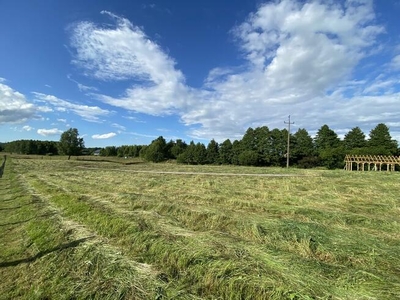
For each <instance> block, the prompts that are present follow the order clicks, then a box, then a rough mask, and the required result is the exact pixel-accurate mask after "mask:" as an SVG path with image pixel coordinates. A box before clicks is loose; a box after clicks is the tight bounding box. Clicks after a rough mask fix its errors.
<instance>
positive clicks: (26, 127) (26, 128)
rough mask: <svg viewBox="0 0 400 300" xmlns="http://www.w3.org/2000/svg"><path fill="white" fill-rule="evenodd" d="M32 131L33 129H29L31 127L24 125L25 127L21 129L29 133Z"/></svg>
mask: <svg viewBox="0 0 400 300" xmlns="http://www.w3.org/2000/svg"><path fill="white" fill-rule="evenodd" d="M33 129H34V128H33V127H31V126H29V125H25V126H23V127H22V130H25V131H31V130H33Z"/></svg>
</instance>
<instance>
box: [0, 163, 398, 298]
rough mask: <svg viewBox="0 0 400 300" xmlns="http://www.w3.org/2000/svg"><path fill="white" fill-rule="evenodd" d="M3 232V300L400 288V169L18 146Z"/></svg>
mask: <svg viewBox="0 0 400 300" xmlns="http://www.w3.org/2000/svg"><path fill="white" fill-rule="evenodd" d="M121 162H122V163H121ZM139 171H146V172H139ZM149 171H151V172H157V171H158V172H165V171H168V172H202V173H217V174H216V175H210V174H165V173H160V174H158V173H150V172H149ZM221 173H235V174H241V173H245V174H279V173H282V174H285V175H292V176H287V177H278V176H275V177H261V176H241V175H238V176H232V175H230V176H223V174H221ZM293 175H299V176H293ZM0 233H1V234H0V278H1V280H0V299H157V300H160V299H400V174H399V173H387V172H382V173H378V172H369V173H367V172H365V173H361V172H359V173H357V172H345V171H324V170H296V169H290V170H285V169H278V168H277V169H270V168H244V167H223V166H218V167H217V166H182V165H176V164H172V163H169V164H168V163H165V164H146V163H140V162H138V161H132V162H130V161H126V160H125V161H124V160H121V161H118V160H115V162H104V161H103V162H101V161H84V160H79V161H78V160H70V161H67V160H66V159H63V160H60V159H57V158H56V157H52V158H51V159H49V158H46V157H44V158H42V157H38V158H34V157H32V158H31V159H23V158H22V157H14V158H10V157H9V158H8V159H7V163H6V167H5V171H4V175H3V178H1V179H0Z"/></svg>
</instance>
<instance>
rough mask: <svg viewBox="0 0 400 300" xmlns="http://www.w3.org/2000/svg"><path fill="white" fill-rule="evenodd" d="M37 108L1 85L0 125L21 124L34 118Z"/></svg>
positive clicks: (9, 88) (17, 93)
mask: <svg viewBox="0 0 400 300" xmlns="http://www.w3.org/2000/svg"><path fill="white" fill-rule="evenodd" d="M35 112H36V109H35V106H34V105H33V104H32V103H29V102H28V101H27V100H26V98H25V96H24V95H23V94H21V93H19V92H17V91H15V90H13V89H12V88H11V87H9V86H8V85H5V84H2V83H0V124H3V123H21V122H25V121H26V120H28V119H31V118H33V117H34V114H35Z"/></svg>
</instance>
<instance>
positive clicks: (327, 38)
mask: <svg viewBox="0 0 400 300" xmlns="http://www.w3.org/2000/svg"><path fill="white" fill-rule="evenodd" d="M105 13H106V14H107V15H109V16H111V17H113V18H114V19H115V20H116V25H115V26H114V27H107V28H105V27H101V26H97V25H95V24H93V23H88V22H84V23H80V24H78V25H77V26H76V27H75V28H74V30H73V35H72V46H73V47H74V48H75V49H76V56H75V58H74V60H73V62H74V63H75V64H77V65H79V66H80V67H82V68H83V70H84V71H85V73H86V74H87V75H89V74H94V75H93V76H94V77H96V78H98V79H102V80H131V81H132V82H133V83H132V86H131V87H130V88H128V89H126V90H125V91H124V93H123V94H122V96H112V95H101V94H93V96H94V97H96V98H97V99H99V100H101V101H103V102H105V103H107V104H110V105H113V106H117V107H122V108H125V109H127V110H130V111H136V112H142V113H146V114H151V115H165V114H177V115H179V116H180V118H181V121H182V123H184V124H185V125H187V126H188V128H189V129H188V130H189V135H190V136H192V137H194V138H198V139H200V138H208V139H210V138H215V139H216V140H219V141H221V140H222V139H225V138H228V137H229V138H240V137H241V136H242V135H243V132H244V130H246V129H247V127H249V126H252V127H256V126H261V125H268V126H269V127H271V128H274V127H278V128H282V127H283V126H284V125H283V121H284V120H285V119H286V117H287V115H289V114H291V115H292V116H293V118H294V119H295V121H296V122H297V123H300V124H301V127H305V128H308V129H309V130H310V131H313V130H314V131H315V130H316V129H318V128H319V127H320V126H321V125H322V124H329V125H331V124H332V125H334V126H336V127H335V128H337V129H338V130H344V129H346V128H352V127H354V126H370V125H371V121H370V120H368V117H371V116H374V118H375V119H376V120H378V119H379V122H390V121H393V119H394V118H397V116H395V115H390V114H387V112H392V111H393V110H394V111H396V109H397V108H396V106H395V103H399V94H398V93H397V91H398V90H397V89H396V87H398V84H399V82H398V81H396V80H395V79H385V78H377V79H375V80H372V81H371V80H369V79H368V78H356V77H354V75H353V74H354V70H355V68H356V67H357V66H358V64H359V63H360V61H361V60H362V59H363V58H365V57H367V56H368V55H371V53H375V54H376V51H377V49H379V47H380V46H379V43H378V42H377V38H378V36H380V35H381V34H382V33H384V31H385V30H384V28H383V27H382V26H380V25H377V24H376V18H375V15H374V11H373V2H372V0H347V1H345V3H344V4H343V3H338V2H335V1H322V0H321V1H319V0H315V1H295V0H281V1H279V0H277V1H270V2H267V3H266V4H263V5H261V6H260V7H259V8H258V10H257V11H256V12H254V13H253V14H250V15H249V17H248V19H247V20H246V21H245V22H243V23H242V24H240V25H239V26H237V27H236V28H234V29H233V30H232V32H233V34H234V35H235V37H236V38H237V42H238V45H239V47H240V49H241V51H242V54H243V56H244V58H245V59H246V60H247V63H246V64H244V65H243V66H240V67H238V68H225V69H224V68H215V69H213V70H211V71H210V73H209V75H208V77H207V78H206V79H205V80H204V86H203V87H201V88H191V87H189V86H187V85H186V83H185V79H184V76H183V74H182V73H181V72H180V71H179V70H177V69H176V68H175V63H174V61H173V59H172V58H171V57H169V56H168V55H167V54H166V53H165V52H164V51H163V50H162V49H161V47H160V46H158V45H157V44H155V43H154V42H153V41H151V40H149V38H148V37H147V36H146V35H145V33H144V32H143V30H142V29H140V28H138V27H136V26H134V25H132V24H131V23H130V22H129V20H127V19H124V18H120V17H117V16H115V15H113V14H111V13H108V12H105ZM393 62H394V64H396V62H397V58H396V59H394V60H393ZM388 88H389V89H388ZM397 130H398V131H400V128H399V129H397Z"/></svg>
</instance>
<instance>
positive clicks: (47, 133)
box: [37, 128, 63, 136]
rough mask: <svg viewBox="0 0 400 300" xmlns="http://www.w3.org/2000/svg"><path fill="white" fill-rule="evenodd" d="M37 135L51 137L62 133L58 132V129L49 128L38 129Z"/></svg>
mask: <svg viewBox="0 0 400 300" xmlns="http://www.w3.org/2000/svg"><path fill="white" fill-rule="evenodd" d="M37 133H38V134H40V135H43V136H51V135H59V134H61V133H63V131H61V130H59V129H58V128H51V129H38V130H37Z"/></svg>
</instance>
